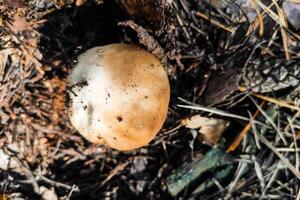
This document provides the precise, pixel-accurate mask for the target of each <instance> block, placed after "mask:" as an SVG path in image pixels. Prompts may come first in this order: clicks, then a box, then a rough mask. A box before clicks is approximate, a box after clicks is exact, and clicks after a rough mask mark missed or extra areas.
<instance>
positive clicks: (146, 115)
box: [69, 44, 170, 150]
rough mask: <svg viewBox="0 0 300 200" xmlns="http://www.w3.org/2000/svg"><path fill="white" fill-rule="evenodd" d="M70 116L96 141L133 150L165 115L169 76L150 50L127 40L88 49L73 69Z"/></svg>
mask: <svg viewBox="0 0 300 200" xmlns="http://www.w3.org/2000/svg"><path fill="white" fill-rule="evenodd" d="M69 86H70V87H71V88H72V89H71V92H70V97H71V106H70V110H69V113H70V120H71V123H72V124H73V126H74V127H75V128H76V129H77V130H78V132H79V133H80V134H81V135H82V136H84V137H85V138H86V139H87V140H89V141H90V142H93V143H100V144H106V145H108V146H110V147H112V148H114V149H118V150H131V149H135V148H138V147H141V146H143V145H145V144H147V143H148V142H149V141H151V140H152V139H153V138H154V137H155V135H156V134H157V133H158V132H159V130H160V129H161V127H162V126H163V123H164V121H165V119H166V117H167V112H168V104H169V100H170V85H169V80H168V76H167V74H166V72H165V70H164V68H163V66H162V64H161V63H160V62H159V60H158V59H157V58H156V57H155V56H154V55H152V54H151V53H149V52H147V51H145V50H143V49H141V48H139V47H137V46H134V45H128V44H111V45H106V46H101V47H95V48H92V49H89V50H87V51H86V52H85V53H83V54H81V55H80V56H79V57H78V63H77V64H76V66H75V67H74V69H73V70H72V72H71V73H70V75H69Z"/></svg>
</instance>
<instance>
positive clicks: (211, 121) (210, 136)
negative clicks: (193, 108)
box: [182, 115, 229, 146]
mask: <svg viewBox="0 0 300 200" xmlns="http://www.w3.org/2000/svg"><path fill="white" fill-rule="evenodd" d="M182 123H183V124H184V125H185V127H186V128H190V129H199V133H200V134H201V135H200V137H201V138H202V139H203V140H204V142H205V143H206V144H208V145H210V146H213V145H215V144H217V143H218V142H219V140H220V138H221V136H222V133H223V132H224V130H225V129H226V128H227V127H228V126H229V122H228V121H226V120H222V119H216V118H208V117H202V116H200V115H194V116H192V117H190V118H188V119H184V120H183V121H182Z"/></svg>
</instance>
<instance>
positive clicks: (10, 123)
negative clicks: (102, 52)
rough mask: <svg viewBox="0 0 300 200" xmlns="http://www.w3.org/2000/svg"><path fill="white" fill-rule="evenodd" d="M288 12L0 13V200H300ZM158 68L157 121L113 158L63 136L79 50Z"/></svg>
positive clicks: (295, 72)
mask: <svg viewBox="0 0 300 200" xmlns="http://www.w3.org/2000/svg"><path fill="white" fill-rule="evenodd" d="M299 22H300V3H297V2H296V1H284V2H283V1H276V0H241V1H236V3H235V1H223V0H205V1H198V0H161V1H151V0H135V1H129V0H115V1H113V0H87V1H86V0H29V1H22V0H0V200H6V199H45V200H46V199H47V200H48V199H49V200H50V199H54V200H55V199H201V200H204V199H300V187H299V185H300V184H299V179H300V172H299V168H300V162H299V161H300V160H299V148H298V147H299V145H300V144H299V138H300V106H299V105H300V86H299V84H300V62H299V58H300V23H299ZM118 42H122V43H130V44H135V45H138V46H140V47H142V48H145V49H147V50H148V51H149V52H151V53H153V54H154V55H156V56H157V58H159V59H160V60H161V62H162V63H163V65H164V67H165V69H166V71H167V73H168V76H169V80H170V85H171V101H170V105H169V112H168V117H167V120H166V122H165V124H164V126H163V128H162V130H161V131H160V133H159V134H158V135H157V136H156V138H155V139H154V140H153V141H152V142H151V143H150V144H148V145H146V146H144V147H142V148H139V149H136V150H132V151H124V152H122V151H121V152H120V151H117V150H113V149H110V148H109V147H106V146H104V145H97V144H92V143H90V142H88V141H86V140H85V139H84V138H83V137H82V136H81V135H80V134H79V133H78V132H77V131H76V130H75V128H74V127H73V126H72V125H71V123H70V120H69V117H68V114H67V111H68V107H67V105H68V91H67V90H68V89H67V77H68V74H69V73H70V71H71V69H72V67H73V66H74V64H75V63H76V59H77V56H78V55H79V54H81V53H83V52H84V51H86V50H87V49H89V48H92V47H96V46H101V45H106V44H111V43H118Z"/></svg>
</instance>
